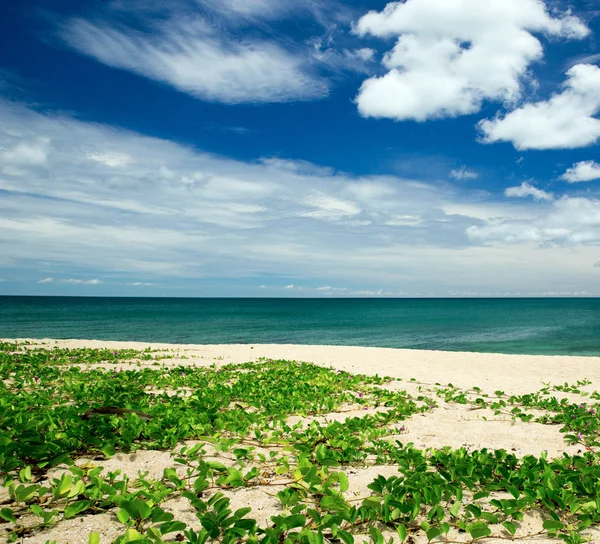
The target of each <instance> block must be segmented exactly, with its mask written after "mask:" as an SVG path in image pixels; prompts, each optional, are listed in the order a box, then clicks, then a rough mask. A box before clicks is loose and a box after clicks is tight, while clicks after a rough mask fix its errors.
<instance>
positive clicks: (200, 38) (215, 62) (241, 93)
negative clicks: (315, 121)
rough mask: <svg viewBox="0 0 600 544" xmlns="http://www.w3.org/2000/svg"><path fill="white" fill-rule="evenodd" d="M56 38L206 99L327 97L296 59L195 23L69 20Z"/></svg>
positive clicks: (106, 61) (277, 48) (266, 45)
mask: <svg viewBox="0 0 600 544" xmlns="http://www.w3.org/2000/svg"><path fill="white" fill-rule="evenodd" d="M240 5H241V4H240ZM61 36H62V38H63V39H64V40H65V41H66V42H67V43H68V44H69V45H70V46H71V47H72V48H74V49H76V50H78V51H80V52H81V53H84V54H86V55H89V56H91V57H94V58H95V59H97V60H98V61H100V62H102V63H104V64H107V65H109V66H112V67H115V68H120V69H123V70H128V71H131V72H135V73H137V74H140V75H142V76H145V77H148V78H150V79H153V80H156V81H160V82H162V83H166V84H168V85H170V86H172V87H174V88H176V89H178V90H180V91H183V92H185V93H188V94H190V95H192V96H194V97H198V98H202V99H205V100H210V101H216V102H225V103H230V104H235V103H241V102H286V101H289V100H313V99H319V98H323V97H324V96H326V95H327V93H328V84H327V82H326V81H325V80H323V79H321V78H319V77H317V76H316V75H313V74H312V73H311V68H310V66H309V64H308V63H307V61H306V59H305V57H303V56H302V55H301V54H295V53H291V52H289V51H287V50H286V49H283V48H282V47H280V46H278V45H277V44H275V43H271V42H265V41H257V40H253V41H252V40H243V41H242V40H239V39H233V38H232V39H229V38H227V37H226V36H225V35H218V34H217V33H216V31H215V30H214V29H213V28H212V27H211V26H209V25H208V24H207V23H206V22H205V21H203V20H201V19H198V18H193V17H189V18H187V19H186V20H183V19H168V20H166V21H163V22H162V23H161V24H160V25H158V26H156V27H155V28H153V29H151V30H149V31H146V32H142V31H139V30H134V29H133V28H126V27H122V26H121V27H119V26H117V25H115V24H112V25H109V24H95V23H92V22H89V21H87V20H84V19H72V20H70V21H69V22H68V23H67V24H66V25H65V26H64V27H63V28H62V30H61Z"/></svg>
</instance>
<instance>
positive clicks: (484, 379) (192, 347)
mask: <svg viewBox="0 0 600 544" xmlns="http://www.w3.org/2000/svg"><path fill="white" fill-rule="evenodd" d="M0 341H3V342H31V343H33V344H36V345H40V346H44V347H50V348H52V347H54V346H57V347H61V348H71V349H77V348H83V347H86V348H97V349H103V348H107V349H134V350H137V351H143V350H145V349H148V348H150V349H152V350H163V351H172V352H174V357H173V358H171V359H165V360H163V362H164V363H165V364H167V365H168V366H177V365H180V364H181V365H184V366H186V365H190V364H201V365H202V366H206V365H209V364H213V363H215V364H217V365H219V366H220V365H224V364H229V363H245V362H250V361H256V360H258V359H261V358H266V359H278V360H290V361H302V362H309V363H315V364H318V365H320V366H327V367H333V368H335V369H336V370H344V371H347V372H351V373H354V374H356V373H360V374H366V375H375V374H379V375H382V376H390V377H392V378H399V379H402V380H405V381H406V380H411V379H412V378H414V379H415V380H416V381H418V382H422V383H439V384H442V385H446V384H448V383H452V384H453V385H455V386H457V387H461V388H471V387H480V388H482V389H484V390H487V391H489V392H493V391H494V390H496V389H501V390H504V391H505V392H506V393H511V394H523V393H527V392H530V391H531V390H532V388H541V387H543V385H544V384H545V383H552V384H554V385H556V384H562V383H565V382H569V383H573V382H576V381H577V380H582V379H587V380H590V381H592V382H593V383H598V382H600V357H594V356H580V355H579V356H571V355H515V354H504V353H485V352H461V351H434V350H414V349H398V348H376V347H360V346H323V345H304V344H170V343H153V342H131V341H105V340H73V339H71V340H56V339H50V338H45V339H31V338H27V339H0ZM175 354H179V356H175Z"/></svg>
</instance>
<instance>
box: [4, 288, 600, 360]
mask: <svg viewBox="0 0 600 544" xmlns="http://www.w3.org/2000/svg"><path fill="white" fill-rule="evenodd" d="M0 338H56V339H67V338H73V339H86V340H90V339H95V340H133V341H140V342H167V343H186V344H188V343H189V344H319V345H332V346H374V347H385V348H410V349H428V350H444V351H474V352H492V353H518V354H540V355H588V356H600V298H489V299H486V298H466V299H455V298H453V299H431V298H429V299H409V298H401V299H369V298H360V299H290V298H286V299H274V298H97V297H93V298H92V297H17V296H15V297H10V296H4V297H0Z"/></svg>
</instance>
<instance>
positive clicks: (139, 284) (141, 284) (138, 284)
mask: <svg viewBox="0 0 600 544" xmlns="http://www.w3.org/2000/svg"><path fill="white" fill-rule="evenodd" d="M125 285H132V286H134V287H149V286H151V285H156V283H151V282H148V281H133V282H129V283H126V284H125Z"/></svg>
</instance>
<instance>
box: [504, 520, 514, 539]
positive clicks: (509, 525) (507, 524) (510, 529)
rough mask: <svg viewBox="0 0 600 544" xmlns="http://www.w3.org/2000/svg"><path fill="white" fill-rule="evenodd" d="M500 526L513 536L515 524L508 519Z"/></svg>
mask: <svg viewBox="0 0 600 544" xmlns="http://www.w3.org/2000/svg"><path fill="white" fill-rule="evenodd" d="M502 526H503V527H504V528H505V529H506V530H507V531H508V532H509V533H510V534H511V536H514V535H515V533H516V532H517V526H516V525H515V524H514V523H511V522H510V521H505V522H504V523H503V524H502Z"/></svg>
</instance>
